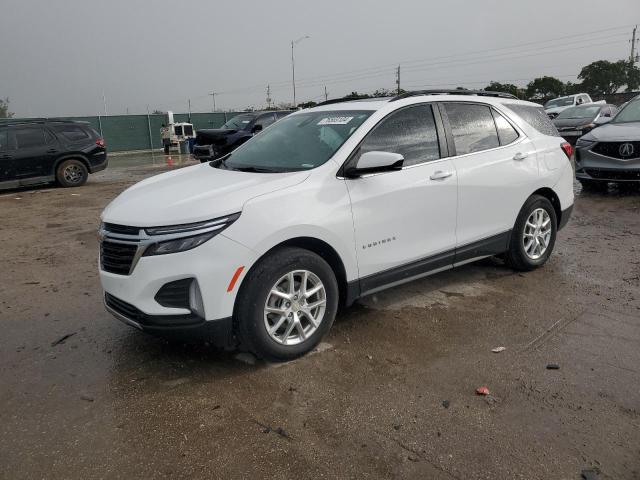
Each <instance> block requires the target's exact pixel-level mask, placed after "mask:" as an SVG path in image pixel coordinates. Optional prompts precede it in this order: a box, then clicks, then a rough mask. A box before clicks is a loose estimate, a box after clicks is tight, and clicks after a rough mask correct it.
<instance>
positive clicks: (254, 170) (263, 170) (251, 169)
mask: <svg viewBox="0 0 640 480" xmlns="http://www.w3.org/2000/svg"><path fill="white" fill-rule="evenodd" d="M231 168H232V170H237V171H239V172H252V173H279V170H273V169H271V168H262V167H231Z"/></svg>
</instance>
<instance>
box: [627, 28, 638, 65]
mask: <svg viewBox="0 0 640 480" xmlns="http://www.w3.org/2000/svg"><path fill="white" fill-rule="evenodd" d="M637 30H638V26H637V25H636V26H635V27H634V28H633V35H632V36H631V56H630V57H629V62H630V63H631V66H632V67H633V66H634V65H635V63H636V62H637V61H638V54H637V53H636V43H638V40H637V39H636V31H637Z"/></svg>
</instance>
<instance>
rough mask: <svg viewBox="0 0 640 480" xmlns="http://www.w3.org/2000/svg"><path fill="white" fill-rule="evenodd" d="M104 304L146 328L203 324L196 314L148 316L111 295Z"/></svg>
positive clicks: (106, 294)
mask: <svg viewBox="0 0 640 480" xmlns="http://www.w3.org/2000/svg"><path fill="white" fill-rule="evenodd" d="M104 303H105V304H106V305H107V307H109V308H110V309H111V310H113V311H114V312H116V313H117V314H119V315H122V316H123V317H125V318H128V319H129V320H133V321H134V322H136V323H138V324H139V325H142V326H145V327H176V326H194V325H199V324H201V323H202V322H203V319H202V318H200V317H199V316H197V315H194V314H187V315H147V314H146V313H144V312H143V311H141V310H139V309H137V308H136V307H134V306H133V305H131V304H130V303H127V302H125V301H124V300H120V299H119V298H117V297H114V296H113V295H111V294H109V293H105V294H104Z"/></svg>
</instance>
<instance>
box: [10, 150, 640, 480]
mask: <svg viewBox="0 0 640 480" xmlns="http://www.w3.org/2000/svg"><path fill="white" fill-rule="evenodd" d="M156 160H158V161H157V162H156V164H155V165H149V162H145V161H140V162H137V161H133V162H131V161H129V160H126V161H125V160H116V161H115V162H114V163H115V164H116V165H114V167H113V168H110V169H109V170H107V171H105V172H102V173H99V174H96V175H94V176H92V177H91V179H90V181H89V183H88V184H87V185H85V186H83V187H81V188H77V189H59V188H50V187H47V188H40V189H31V190H19V191H10V192H0V225H2V227H1V228H0V244H1V245H2V249H1V250H0V265H2V267H1V270H0V272H1V281H0V320H1V322H2V323H1V325H2V335H1V337H0V364H1V365H2V369H0V385H1V388H0V407H1V408H0V467H1V469H0V478H7V479H22V478H24V479H31V478H126V479H129V478H165V477H169V478H276V479H278V478H311V477H315V478H429V479H465V480H466V479H475V478H487V479H489V478H491V479H503V478H505V479H506V478H510V479H511V478H523V479H578V478H580V476H581V472H582V471H583V470H586V469H591V470H593V471H595V472H599V473H597V478H601V479H630V478H640V348H639V347H638V346H639V344H640V190H639V189H636V190H633V189H629V190H625V191H618V190H616V189H613V188H612V189H610V190H609V191H607V192H600V193H585V194H583V193H579V194H578V196H577V198H576V207H575V210H574V216H573V219H572V221H571V222H570V223H569V225H568V226H567V228H566V229H564V230H563V231H562V232H560V234H559V238H558V242H557V244H556V251H555V253H554V255H553V256H552V258H551V260H550V261H549V263H548V264H547V265H546V266H545V267H544V268H543V269H540V270H537V271H535V272H531V273H526V274H521V273H516V272H513V271H511V270H509V269H508V268H505V267H504V266H503V265H502V264H501V263H500V262H499V261H497V260H485V261H483V262H480V263H476V264H473V265H469V266H466V267H462V268H460V269H458V270H455V271H450V272H447V273H443V274H440V275H437V276H433V277H430V278H426V279H423V280H420V281H416V282H413V283H410V284H407V285H404V286H401V287H396V288H393V289H391V290H387V291H385V292H383V293H380V294H377V295H376V296H372V297H367V298H365V299H362V300H361V301H360V302H359V303H357V304H356V305H355V306H354V307H352V308H350V309H348V310H345V311H343V312H342V313H340V314H339V316H338V318H337V320H336V323H335V324H334V327H333V329H332V331H331V332H330V333H329V335H328V336H327V338H326V339H325V341H324V343H322V344H321V347H320V349H319V350H318V351H317V352H314V353H313V354H311V355H308V356H306V357H304V358H301V359H299V360H297V361H294V362H291V363H287V364H281V365H270V364H264V363H261V362H257V363H253V364H252V362H251V361H247V360H251V357H249V359H246V358H244V357H242V356H241V357H240V359H238V358H236V355H235V354H233V353H225V352H219V351H215V350H213V349H211V348H208V347H207V346H205V345H176V344H170V343H167V342H165V341H163V340H160V339H157V338H154V337H151V336H148V335H145V334H143V333H141V332H138V331H136V330H134V329H132V328H130V327H128V326H126V325H124V324H121V323H119V322H118V321H116V320H115V319H114V318H112V317H111V316H110V315H109V314H108V313H107V312H106V311H105V310H104V308H103V306H102V300H101V295H102V292H101V289H100V284H99V280H98V275H97V250H98V244H97V238H96V229H97V226H98V222H99V220H98V217H99V214H100V212H101V210H102V209H103V208H104V207H105V206H106V204H107V203H108V202H109V201H110V200H111V199H112V198H113V197H115V196H116V195H117V194H118V193H119V192H121V191H122V190H123V189H124V188H126V187H127V186H129V185H130V184H132V183H134V182H136V181H138V180H140V179H142V178H144V177H147V176H149V175H152V174H156V173H158V172H159V171H163V170H166V169H167V168H177V167H179V166H180V163H181V162H180V159H177V160H176V163H177V165H176V164H174V165H172V166H167V165H166V164H165V163H164V159H163V158H162V157H158V156H156ZM172 163H173V162H172ZM118 164H120V165H128V168H126V169H125V168H118ZM498 346H503V347H506V350H504V351H503V352H502V353H492V351H491V349H492V348H494V347H498ZM550 363H555V364H558V365H559V367H560V368H559V369H557V370H550V369H547V368H546V367H547V365H548V364H550ZM480 386H486V387H488V389H489V390H490V395H489V396H487V397H481V396H478V395H476V394H475V390H476V388H477V387H480ZM594 478H596V477H594Z"/></svg>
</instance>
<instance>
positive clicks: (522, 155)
mask: <svg viewBox="0 0 640 480" xmlns="http://www.w3.org/2000/svg"><path fill="white" fill-rule="evenodd" d="M528 156H529V154H528V153H522V152H518V153H516V154H515V155H514V156H513V159H514V160H516V161H518V162H521V161H522V160H524V159H525V158H527V157H528Z"/></svg>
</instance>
